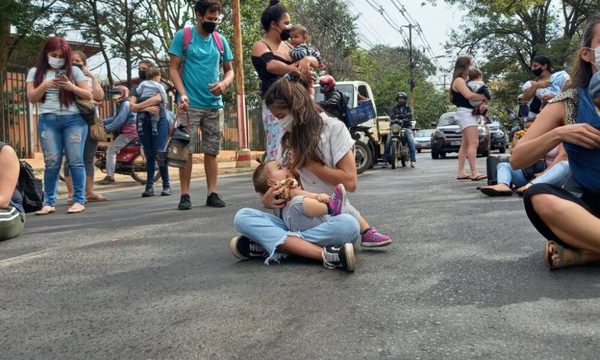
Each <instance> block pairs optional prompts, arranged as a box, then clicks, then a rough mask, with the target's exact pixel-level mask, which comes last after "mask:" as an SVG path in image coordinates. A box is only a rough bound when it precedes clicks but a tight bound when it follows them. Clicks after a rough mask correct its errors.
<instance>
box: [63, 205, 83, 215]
mask: <svg viewBox="0 0 600 360" xmlns="http://www.w3.org/2000/svg"><path fill="white" fill-rule="evenodd" d="M84 211H85V206H83V205H81V204H79V203H75V204H73V206H71V207H70V208H69V210H67V214H79V213H82V212H84Z"/></svg>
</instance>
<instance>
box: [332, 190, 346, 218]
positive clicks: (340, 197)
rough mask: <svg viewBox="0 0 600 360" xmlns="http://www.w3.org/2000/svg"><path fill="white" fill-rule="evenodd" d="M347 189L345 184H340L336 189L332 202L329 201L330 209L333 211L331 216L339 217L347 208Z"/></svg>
mask: <svg viewBox="0 0 600 360" xmlns="http://www.w3.org/2000/svg"><path fill="white" fill-rule="evenodd" d="M345 205H346V188H344V184H338V185H337V186H336V187H335V191H334V192H333V195H331V200H329V208H330V209H331V216H338V215H339V214H341V213H343V212H344V209H345V208H346V206H345Z"/></svg>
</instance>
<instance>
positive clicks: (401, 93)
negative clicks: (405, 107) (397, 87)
mask: <svg viewBox="0 0 600 360" xmlns="http://www.w3.org/2000/svg"><path fill="white" fill-rule="evenodd" d="M400 98H404V100H406V99H408V95H406V93H405V92H403V91H400V92H399V93H398V95H396V101H397V100H398V99H400Z"/></svg>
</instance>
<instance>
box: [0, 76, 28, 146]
mask: <svg viewBox="0 0 600 360" xmlns="http://www.w3.org/2000/svg"><path fill="white" fill-rule="evenodd" d="M26 77H27V69H26V68H18V67H11V68H9V69H8V70H7V71H3V72H0V84H2V88H1V91H0V140H1V141H3V142H5V143H7V144H10V145H11V146H12V147H13V148H15V150H16V152H17V154H18V155H19V157H21V158H25V157H31V156H32V154H33V152H34V142H35V140H34V137H33V136H32V135H33V132H32V131H31V126H32V124H33V119H32V117H31V110H30V107H29V103H28V102H27V86H26V84H25V80H26Z"/></svg>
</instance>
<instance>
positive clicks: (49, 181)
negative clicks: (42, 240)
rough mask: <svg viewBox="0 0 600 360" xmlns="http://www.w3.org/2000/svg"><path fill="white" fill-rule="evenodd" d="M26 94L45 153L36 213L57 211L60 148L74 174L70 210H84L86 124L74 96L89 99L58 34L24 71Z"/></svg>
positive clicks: (82, 81)
mask: <svg viewBox="0 0 600 360" xmlns="http://www.w3.org/2000/svg"><path fill="white" fill-rule="evenodd" d="M27 97H28V98H29V101H31V102H32V103H34V104H36V105H37V108H38V115H39V116H38V136H39V138H40V144H41V145H42V151H43V153H44V163H45V165H46V168H45V170H44V206H43V207H42V209H41V210H40V211H38V212H36V214H38V215H46V214H50V213H54V212H55V211H56V208H55V205H56V195H57V193H58V178H59V172H60V165H61V159H62V154H63V152H64V153H65V154H66V156H67V162H68V164H69V170H70V171H71V176H72V177H73V189H74V193H73V205H71V207H70V208H69V210H68V213H69V214H75V213H81V212H83V211H84V210H85V207H84V206H83V204H84V203H85V168H84V165H83V148H84V145H85V139H86V136H87V133H88V126H87V123H86V122H85V120H84V119H83V117H81V114H80V112H79V109H78V107H77V105H76V103H75V98H76V97H77V98H80V99H85V100H92V92H91V90H90V87H89V85H88V82H87V78H86V77H85V75H83V72H82V71H81V70H80V69H79V68H77V67H74V66H72V55H71V48H70V47H69V44H67V42H66V41H65V40H64V39H63V38H60V37H52V38H50V39H48V41H46V43H45V44H44V47H43V49H42V51H41V53H40V55H39V58H38V61H37V64H36V67H35V68H32V69H31V70H29V73H28V74H27Z"/></svg>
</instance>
